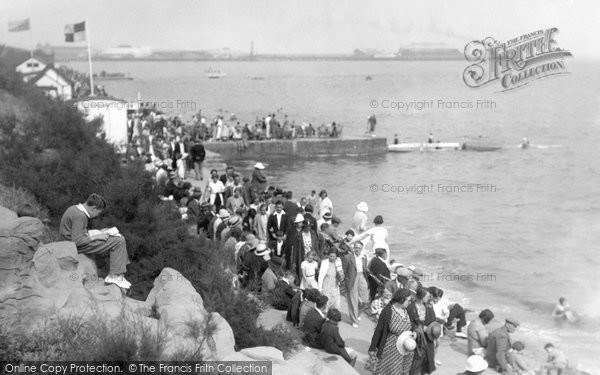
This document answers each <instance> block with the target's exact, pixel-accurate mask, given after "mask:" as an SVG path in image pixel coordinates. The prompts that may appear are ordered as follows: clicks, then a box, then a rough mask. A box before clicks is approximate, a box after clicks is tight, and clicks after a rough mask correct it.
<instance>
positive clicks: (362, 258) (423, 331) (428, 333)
mask: <svg viewBox="0 0 600 375" xmlns="http://www.w3.org/2000/svg"><path fill="white" fill-rule="evenodd" d="M168 164H169V163H168V162H167V163H166V164H163V166H165V165H168ZM264 169H265V166H264V165H263V164H262V163H256V164H255V165H254V170H253V172H252V174H251V175H249V176H242V174H240V173H238V172H237V171H236V170H235V169H234V168H233V167H227V168H226V170H225V171H224V173H223V174H219V172H218V171H217V170H212V171H211V173H210V180H209V181H208V182H207V184H206V186H205V188H204V189H202V188H199V187H192V184H191V183H189V182H184V181H183V180H182V179H181V178H180V177H181V176H180V175H178V173H177V172H176V170H170V171H169V168H168V166H167V167H166V170H167V172H166V173H165V172H164V170H163V171H162V172H161V170H159V171H158V172H157V184H158V185H159V186H161V187H163V189H164V190H163V199H171V198H172V199H173V200H174V201H175V202H178V203H179V205H180V209H181V212H182V215H183V217H184V219H186V220H188V221H189V222H190V223H192V224H193V225H194V226H195V228H196V230H197V232H198V233H200V234H202V235H204V236H206V238H208V239H210V240H211V241H212V242H213V244H214V246H215V248H216V249H219V251H222V252H223V255H224V257H225V258H227V259H228V260H229V263H228V264H229V267H230V270H229V271H230V273H231V274H232V275H235V276H234V277H233V280H232V281H233V282H232V284H233V285H234V286H235V287H238V288H246V289H248V290H250V291H252V292H255V293H257V294H262V295H263V296H265V298H267V300H268V301H269V302H270V303H271V305H272V306H273V307H274V308H276V309H280V310H285V311H287V319H288V320H289V321H290V322H292V323H293V324H294V325H295V326H296V327H298V328H299V329H301V330H302V331H303V332H304V335H305V336H304V341H305V344H306V345H307V346H309V347H313V348H317V349H322V350H325V351H327V352H329V353H333V354H339V355H340V356H342V357H343V358H344V359H345V360H346V361H348V362H349V363H351V364H353V365H354V363H355V361H356V351H355V350H353V349H352V348H349V347H346V345H345V342H344V340H343V339H342V337H341V335H340V333H339V329H338V323H339V322H340V321H341V313H340V310H341V303H342V301H343V300H342V298H341V296H344V297H345V301H346V303H347V305H348V306H347V308H348V315H349V321H348V323H349V324H351V325H352V326H353V327H355V328H357V327H359V324H360V321H361V318H362V317H364V316H370V317H372V318H373V319H376V320H377V326H376V329H375V332H374V333H373V337H372V339H371V345H370V347H369V356H370V357H369V361H368V363H367V367H368V368H369V369H370V370H371V371H373V372H374V373H377V374H429V373H433V372H434V371H435V370H436V367H437V366H440V365H441V362H440V360H439V359H437V358H436V351H437V349H436V348H437V346H438V340H439V338H440V337H441V336H443V335H444V334H446V335H451V336H452V337H455V338H462V339H466V340H467V346H468V352H469V356H470V357H469V358H468V362H467V367H466V368H467V369H470V370H469V371H470V372H466V373H467V374H476V373H482V371H484V370H485V369H486V368H488V366H489V367H491V368H494V369H497V370H499V371H501V372H505V373H508V374H529V373H531V371H532V370H531V368H530V367H529V366H528V364H527V363H526V361H525V360H524V359H523V356H522V355H521V353H522V351H523V349H524V348H521V345H522V343H520V342H517V343H511V339H510V333H512V332H514V331H515V330H516V329H517V327H518V326H519V322H518V321H516V320H515V319H512V318H507V319H506V321H505V324H504V325H503V326H502V327H500V328H497V329H494V330H491V332H488V329H487V327H486V325H487V324H488V323H489V322H490V321H491V320H492V319H493V318H494V314H493V313H492V312H491V311H490V310H487V309H486V310H483V311H482V312H481V313H480V314H479V317H478V318H477V319H475V320H473V321H471V322H470V323H468V322H467V320H466V317H465V310H464V309H463V307H462V306H460V304H458V303H449V302H448V301H446V300H445V298H444V292H443V290H442V289H440V288H438V287H435V286H428V287H426V286H424V285H423V284H422V282H423V281H424V274H425V273H424V271H423V270H421V269H419V268H415V267H413V266H407V265H403V264H401V263H398V262H396V261H394V260H390V259H389V258H390V249H389V245H388V232H387V229H386V228H385V226H383V224H384V219H383V217H382V216H381V215H376V216H375V217H374V219H373V221H372V223H369V219H368V212H369V207H368V204H367V203H366V202H359V203H358V204H357V205H356V212H355V213H354V214H353V216H352V218H349V220H348V223H349V224H348V228H347V229H346V230H342V223H343V220H342V219H340V218H339V217H338V216H336V215H335V214H334V212H335V211H334V204H333V202H332V200H331V198H330V197H329V196H328V194H327V191H326V190H321V191H319V192H318V194H317V190H312V191H311V192H310V193H309V194H308V195H301V196H300V197H299V199H295V195H294V192H293V191H290V190H285V189H283V188H280V187H276V186H270V185H269V184H268V181H267V178H266V176H265V174H264ZM182 176H185V173H184V174H183V175H182ZM167 197H169V198H167ZM344 221H345V220H344ZM550 350H551V351H554V353H557V352H558V351H556V349H554V348H550ZM475 357H477V358H475ZM553 358H558V363H559V364H558V365H557V366H558V367H557V368H559V367H560V362H561V361H562V358H564V356H562V354H554V357H553ZM555 362H556V361H555ZM476 369H480V370H479V371H476Z"/></svg>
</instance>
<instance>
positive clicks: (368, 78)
mask: <svg viewBox="0 0 600 375" xmlns="http://www.w3.org/2000/svg"><path fill="white" fill-rule="evenodd" d="M371 80H373V77H371V76H366V77H365V81H371Z"/></svg>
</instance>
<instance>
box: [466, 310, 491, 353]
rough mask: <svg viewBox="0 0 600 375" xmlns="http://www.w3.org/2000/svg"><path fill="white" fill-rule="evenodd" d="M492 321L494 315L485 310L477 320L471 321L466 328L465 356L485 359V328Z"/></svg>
mask: <svg viewBox="0 0 600 375" xmlns="http://www.w3.org/2000/svg"><path fill="white" fill-rule="evenodd" d="M492 319H494V313H493V312H492V311H491V310H489V309H485V310H483V311H481V312H480V313H479V316H478V317H477V319H473V320H472V321H471V322H470V323H469V326H468V327H467V354H468V355H473V354H479V355H481V356H482V357H485V353H484V351H485V348H487V340H488V331H487V329H486V328H485V326H486V325H487V324H488V323H489V322H491V321H492Z"/></svg>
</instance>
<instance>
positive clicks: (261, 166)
mask: <svg viewBox="0 0 600 375" xmlns="http://www.w3.org/2000/svg"><path fill="white" fill-rule="evenodd" d="M254 168H256V169H265V165H264V164H263V163H256V164H254Z"/></svg>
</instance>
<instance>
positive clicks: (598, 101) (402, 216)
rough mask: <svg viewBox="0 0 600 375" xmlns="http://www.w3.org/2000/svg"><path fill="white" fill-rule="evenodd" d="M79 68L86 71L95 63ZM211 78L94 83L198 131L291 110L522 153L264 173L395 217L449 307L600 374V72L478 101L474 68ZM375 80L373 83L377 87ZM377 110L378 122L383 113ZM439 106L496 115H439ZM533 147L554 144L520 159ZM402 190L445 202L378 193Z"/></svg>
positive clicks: (361, 67) (245, 68)
mask: <svg viewBox="0 0 600 375" xmlns="http://www.w3.org/2000/svg"><path fill="white" fill-rule="evenodd" d="M71 66H73V67H74V68H76V69H78V70H81V71H85V69H86V65H85V64H80V63H74V64H71ZM209 66H211V64H208V63H204V62H197V63H196V62H165V63H156V62H98V63H96V64H95V70H96V71H100V70H102V69H104V70H106V71H110V72H124V73H130V74H131V75H132V76H133V77H135V80H133V81H122V82H106V89H107V91H108V92H109V93H111V94H113V95H114V96H117V97H121V98H125V99H129V100H135V99H136V97H137V93H138V92H140V93H141V95H142V99H143V100H147V101H157V102H162V103H165V104H164V105H165V109H166V112H169V113H173V114H179V113H180V114H182V115H184V117H186V118H188V117H189V116H190V115H191V113H193V112H195V111H197V110H198V109H202V110H203V113H204V114H206V115H207V116H208V117H212V116H213V115H214V114H216V112H217V111H218V110H219V109H222V110H223V111H225V112H226V113H229V112H235V113H236V115H237V116H238V118H239V119H240V120H241V121H242V122H250V121H254V119H255V118H256V117H257V116H261V117H263V116H265V115H266V114H267V113H269V112H273V111H276V110H277V109H278V108H282V109H283V112H284V113H286V114H288V115H289V117H290V119H293V120H296V122H298V123H300V122H302V121H306V122H312V123H313V124H320V123H321V122H326V121H336V122H341V123H342V124H344V126H345V128H344V132H345V134H348V135H349V134H354V135H359V134H361V133H362V132H364V130H365V127H366V124H365V123H366V118H367V116H369V115H370V114H371V113H375V114H376V115H377V119H378V125H377V134H378V135H382V136H386V137H388V139H389V140H390V141H391V139H392V137H393V135H394V134H396V133H398V134H399V135H400V138H401V141H424V140H425V139H426V138H427V136H428V134H429V132H433V134H434V135H435V137H436V138H438V139H440V140H442V141H455V142H456V141H459V140H461V139H462V137H463V136H465V135H469V136H471V137H479V136H482V138H484V139H486V140H489V141H492V142H498V143H502V144H505V145H508V146H511V147H508V148H507V149H505V150H503V151H500V152H493V153H471V152H436V153H411V154H388V155H385V156H381V157H375V158H361V159H343V160H328V159H320V160H303V161H284V162H281V163H278V164H271V165H270V166H269V167H268V170H267V171H268V174H269V176H270V182H271V183H273V184H281V185H283V186H287V187H290V188H292V187H293V190H294V192H295V193H296V194H297V195H298V194H307V193H308V192H309V191H310V190H312V189H315V190H319V189H321V188H327V190H328V192H329V194H330V197H331V198H332V200H333V203H334V211H335V212H336V214H337V215H338V216H340V217H341V218H342V220H344V221H345V223H343V224H342V226H344V224H347V223H349V221H350V218H351V215H352V213H353V212H354V206H355V205H356V203H357V202H359V201H361V200H364V201H366V202H368V204H369V208H370V210H369V216H370V218H371V219H372V218H373V217H374V216H375V215H377V214H381V215H383V217H384V220H385V224H386V225H387V227H388V230H389V232H390V241H391V247H392V254H393V258H395V259H396V260H397V261H400V262H403V263H408V264H415V265H419V266H422V267H423V268H424V269H426V270H427V272H428V273H429V276H428V277H429V280H426V282H425V284H426V285H436V286H438V287H441V288H442V289H445V290H447V294H449V296H450V297H451V299H455V300H458V301H460V302H461V303H462V304H463V305H466V306H468V307H469V308H472V309H474V310H480V309H481V308H485V307H488V308H490V309H492V311H494V312H495V313H496V315H497V316H499V317H504V316H505V315H507V314H510V315H513V316H516V317H517V318H518V319H520V320H521V321H522V322H523V326H522V329H520V331H519V332H520V333H519V334H518V335H517V336H518V337H519V338H521V339H523V340H524V341H526V342H528V343H529V345H530V346H533V345H536V346H537V345H540V342H542V341H543V342H545V341H553V342H558V343H559V344H560V345H561V346H562V348H563V349H564V350H565V352H567V353H568V355H569V356H570V357H571V359H572V361H573V362H577V363H579V364H580V365H581V366H582V367H583V368H587V369H594V370H595V369H597V368H600V362H599V361H598V359H597V352H596V348H597V347H598V346H600V330H599V326H600V289H599V285H600V272H599V271H600V258H599V256H598V255H597V252H598V243H600V192H599V186H600V170H599V163H598V161H597V159H598V150H599V147H598V141H599V140H600V130H599V129H600V95H599V94H598V87H600V75H599V74H598V73H597V70H596V69H595V66H596V64H595V63H594V62H585V61H577V60H575V61H574V60H570V61H567V67H568V69H569V70H570V71H571V72H572V74H570V75H568V76H562V77H554V78H547V79H544V80H539V81H536V82H534V83H532V84H530V85H529V86H528V87H525V88H522V89H520V90H516V91H514V92H509V93H498V92H495V91H498V88H499V86H498V85H493V86H494V87H488V88H483V89H479V90H474V89H469V88H467V87H466V86H465V85H464V84H463V82H462V78H461V77H462V71H463V69H464V68H465V66H466V64H465V63H462V62H277V63H268V62H260V63H218V66H217V65H215V64H212V67H213V68H218V69H221V70H223V71H225V72H226V73H227V77H225V78H224V79H221V80H209V79H207V78H205V76H204V71H205V70H206V69H207V68H208V67H209ZM367 75H370V76H371V77H372V78H373V79H372V80H371V81H366V80H365V77H366V76H367ZM250 77H262V78H264V79H262V80H253V79H250ZM178 100H179V102H178ZM372 100H375V101H377V104H378V108H376V109H372V108H371V107H370V102H371V101H372ZM383 100H389V101H404V102H410V101H416V102H423V101H427V102H429V101H431V100H433V102H434V103H433V108H431V107H426V108H423V109H422V110H417V109H410V110H408V111H407V110H395V109H386V108H381V105H382V101H383ZM438 100H442V101H444V103H445V102H448V101H450V102H454V101H456V102H466V104H467V105H468V103H469V102H471V103H472V104H473V106H476V103H477V102H476V101H477V100H490V101H493V104H492V105H490V106H491V108H487V109H486V108H480V109H477V108H460V103H459V104H458V105H459V107H456V106H453V105H452V104H450V106H451V108H446V107H445V106H443V107H442V108H439V107H438V104H439V103H438ZM190 102H193V103H194V105H195V107H194V106H193V105H192V104H190ZM169 103H170V104H169ZM386 103H387V102H386ZM169 106H171V107H172V108H169ZM452 106H453V107H452ZM525 136H526V137H528V138H529V139H530V140H531V142H532V143H533V144H536V145H541V146H540V147H539V148H532V149H529V150H520V149H517V148H516V147H512V145H516V144H518V142H519V141H520V139H521V138H522V137H525ZM251 165H252V162H251V161H248V162H243V163H238V164H237V166H238V167H239V168H248V169H249V168H250V166H251ZM373 184H375V185H376V187H377V189H378V191H377V192H373V191H372V188H371V185H373ZM385 184H387V185H386V186H384V185H385ZM465 184H489V185H493V188H492V187H490V190H491V191H489V192H476V191H474V192H456V193H446V192H441V191H438V185H441V186H443V187H445V186H459V187H460V186H464V185H465ZM392 185H394V186H405V187H409V186H411V185H427V186H428V187H429V188H431V186H432V185H433V189H430V190H429V191H427V190H426V191H424V192H423V193H422V194H417V192H416V191H415V190H414V188H413V190H411V191H410V192H409V193H406V192H402V193H399V194H397V193H391V192H387V193H386V192H382V191H381V190H382V189H387V188H389V186H392ZM444 189H445V188H444ZM478 274H479V280H478V279H477V277H478ZM447 278H450V280H448V279H447ZM454 278H458V279H459V280H454ZM461 278H462V280H460V279H461ZM469 279H471V280H469ZM559 296H565V297H567V299H568V300H569V301H570V303H571V306H572V307H573V308H575V309H576V310H577V311H579V312H580V313H581V314H583V315H584V316H585V323H584V324H583V325H581V326H579V327H565V328H559V327H557V326H556V325H555V324H554V322H553V321H552V319H551V318H550V317H549V315H550V312H551V311H552V308H553V305H554V303H555V300H557V299H558V297H559ZM533 332H535V333H536V334H535V336H534V335H532V334H531V333H533ZM542 345H543V343H542Z"/></svg>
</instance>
